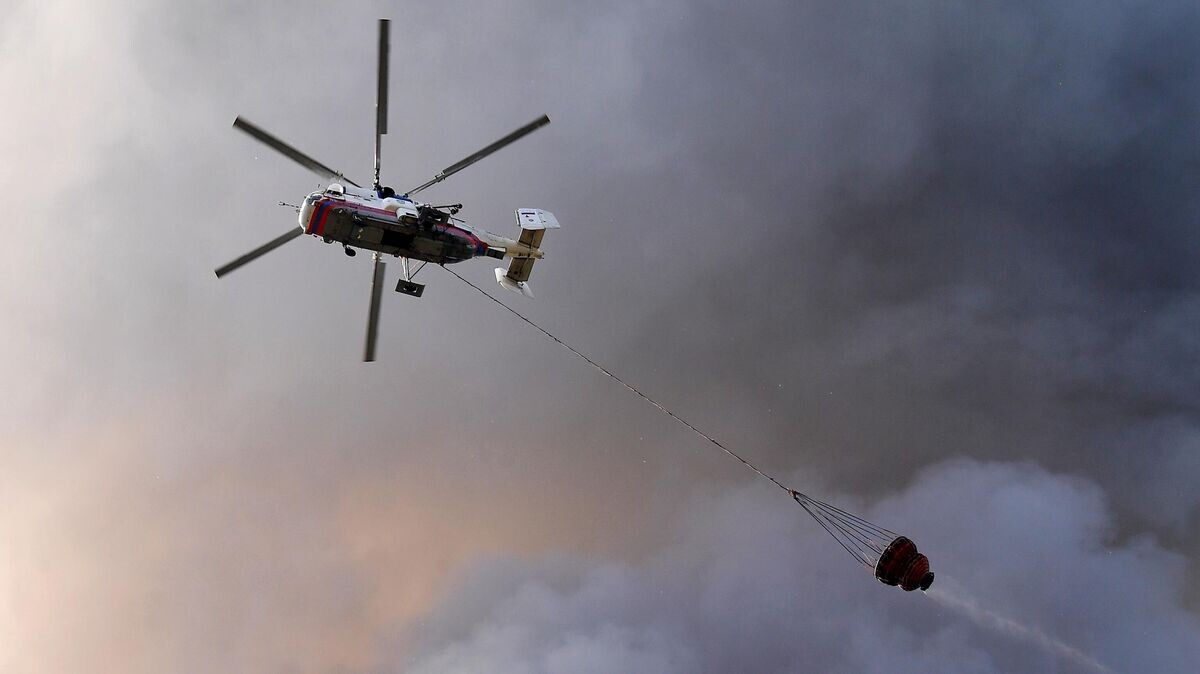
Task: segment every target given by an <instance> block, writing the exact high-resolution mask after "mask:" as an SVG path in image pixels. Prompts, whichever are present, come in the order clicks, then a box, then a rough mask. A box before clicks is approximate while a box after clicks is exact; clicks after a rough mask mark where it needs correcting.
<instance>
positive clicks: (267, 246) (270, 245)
mask: <svg viewBox="0 0 1200 674" xmlns="http://www.w3.org/2000/svg"><path fill="white" fill-rule="evenodd" d="M303 233H304V230H303V229H300V228H299V227H296V228H294V229H291V230H289V231H288V233H287V234H283V235H282V236H277V237H275V238H274V239H271V240H270V241H268V242H266V243H264V244H263V245H261V246H259V247H258V248H255V249H254V250H252V251H250V252H249V253H246V254H245V255H243V256H241V257H239V258H238V259H236V260H234V261H233V262H230V263H229V264H227V265H225V266H224V267H218V268H217V269H216V272H217V278H221V277H222V276H224V275H226V274H228V273H229V272H231V271H233V270H234V269H237V268H238V267H240V266H242V265H244V264H246V263H247V262H253V261H254V260H256V259H258V258H260V257H262V256H263V255H266V254H267V253H269V252H271V251H273V250H275V249H276V248H278V247H280V246H282V245H283V244H285V243H287V242H288V241H291V240H292V239H294V238H296V237H298V236H300V235H301V234H303Z"/></svg>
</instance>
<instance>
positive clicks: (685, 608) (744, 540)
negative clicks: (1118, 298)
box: [397, 461, 1200, 673]
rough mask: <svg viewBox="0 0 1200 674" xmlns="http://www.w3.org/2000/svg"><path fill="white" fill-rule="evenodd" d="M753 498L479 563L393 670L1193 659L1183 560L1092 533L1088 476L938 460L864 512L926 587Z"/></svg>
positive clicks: (1198, 633)
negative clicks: (611, 539)
mask: <svg viewBox="0 0 1200 674" xmlns="http://www.w3.org/2000/svg"><path fill="white" fill-rule="evenodd" d="M772 496H773V493H772V490H768V489H762V488H761V485H757V484H755V485H747V486H746V487H744V488H742V489H739V490H736V491H733V492H729V493H726V494H723V495H721V496H719V497H717V498H715V499H713V498H698V499H697V501H696V503H695V504H694V507H693V508H692V509H691V511H690V513H689V515H688V516H687V517H686V518H685V519H684V521H683V522H682V523H681V530H682V532H683V533H682V534H681V535H680V537H679V539H678V540H677V541H675V542H674V543H672V544H671V545H669V546H667V547H666V549H665V550H664V551H663V552H661V553H660V554H658V555H657V556H655V557H654V558H653V559H650V560H648V561H646V562H644V563H640V564H636V565H630V564H619V563H606V562H602V561H597V560H586V559H578V558H556V559H540V560H534V561H520V560H512V559H508V560H493V561H491V562H488V563H483V564H479V565H477V566H476V567H475V568H473V569H472V570H470V571H469V572H467V573H465V574H463V575H462V577H461V578H460V579H459V581H458V582H457V584H456V586H455V589H454V591H452V592H451V593H450V594H449V596H447V597H446V598H445V601H444V603H443V604H442V605H441V606H440V607H439V608H438V609H437V610H435V611H434V612H433V613H432V614H431V615H429V616H428V617H427V619H426V620H425V621H424V623H423V625H422V627H421V628H420V629H419V630H417V631H415V632H414V633H413V634H412V635H410V636H411V639H410V641H409V643H408V646H407V648H406V651H405V655H404V656H403V657H402V658H400V662H401V663H402V664H401V665H400V666H398V667H397V669H398V670H403V671H412V672H435V671H436V672H468V671H506V672H567V671H572V672H578V671H656V672H674V671H688V672H727V671H822V672H885V671H886V672H928V671H956V672H981V673H994V672H1025V671H1060V672H1090V671H1114V670H1115V671H1154V672H1181V673H1182V672H1190V671H1194V665H1195V663H1196V662H1200V620H1198V619H1197V616H1195V615H1194V614H1192V613H1190V612H1188V610H1187V609H1186V608H1185V607H1183V606H1182V605H1181V604H1180V596H1181V589H1182V585H1183V578H1184V576H1183V572H1184V569H1185V566H1186V563H1185V560H1184V559H1183V558H1181V557H1180V556H1179V555H1177V554H1175V553H1173V552H1170V551H1168V550H1165V549H1163V548H1162V547H1161V546H1160V545H1158V544H1157V543H1156V542H1155V541H1153V540H1151V539H1149V538H1136V539H1132V540H1129V541H1124V542H1116V541H1113V540H1110V538H1109V528H1108V518H1109V513H1108V510H1107V508H1106V505H1105V501H1104V499H1103V498H1102V495H1101V493H1100V492H1099V490H1098V489H1097V488H1096V487H1095V486H1094V485H1093V484H1091V483H1089V482H1085V481H1083V480H1079V479H1076V478H1072V477H1067V476H1061V475H1054V474H1050V473H1048V472H1046V471H1045V470H1043V469H1041V468H1039V467H1037V466H1033V465H1029V464H1017V465H1014V464H995V463H978V462H972V461H952V462H949V463H945V464H940V465H938V466H935V467H933V468H931V469H929V470H927V471H925V472H924V473H923V474H922V475H921V476H920V477H919V478H918V479H917V481H916V482H915V483H914V484H913V485H912V486H910V487H909V488H908V489H907V490H905V491H904V492H903V493H901V494H898V495H896V496H894V497H893V498H889V499H886V500H885V501H883V502H880V503H878V504H876V506H875V507H874V508H869V509H867V510H866V511H865V513H864V514H866V515H868V516H869V517H870V518H871V519H873V520H875V521H877V522H879V523H881V524H884V525H886V526H889V527H891V528H893V529H900V530H902V531H903V532H904V533H906V534H910V535H911V536H912V537H913V538H914V539H915V540H916V541H917V544H918V545H919V546H920V547H921V550H922V551H924V552H926V553H927V554H928V555H929V556H930V559H931V561H932V563H933V567H934V570H935V571H936V572H939V578H938V580H937V581H935V583H934V586H933V591H932V593H931V594H930V596H931V597H932V598H934V599H935V600H936V601H934V602H928V601H924V600H923V599H922V597H921V596H920V593H903V592H900V591H898V590H896V589H894V588H891V587H885V586H883V585H881V584H880V583H878V582H876V581H875V580H874V579H872V578H871V577H870V575H869V574H865V573H864V572H863V570H862V568H861V567H858V566H856V565H855V564H854V563H853V562H852V561H851V560H850V559H849V558H848V557H847V556H846V555H845V553H844V552H842V551H841V550H840V549H839V548H837V546H836V544H835V543H834V542H833V541H832V540H830V539H829V538H828V537H827V536H826V534H825V533H824V532H822V531H821V530H820V529H819V528H818V527H817V526H816V525H815V524H814V523H813V522H812V521H811V520H809V519H808V518H807V517H806V516H804V514H803V512H801V511H799V510H798V509H797V508H795V507H794V506H793V505H791V504H790V503H789V502H788V501H787V500H786V499H779V498H772ZM835 500H837V499H835ZM841 500H842V502H843V503H845V502H846V501H847V500H846V499H841ZM950 576H952V577H954V578H955V579H957V580H958V581H959V582H958V583H949V582H947V581H948V577H950ZM1110 668H1111V669H1110Z"/></svg>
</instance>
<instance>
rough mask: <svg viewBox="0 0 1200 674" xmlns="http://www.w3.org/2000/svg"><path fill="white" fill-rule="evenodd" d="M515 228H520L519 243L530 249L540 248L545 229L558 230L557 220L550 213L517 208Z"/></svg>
mask: <svg viewBox="0 0 1200 674" xmlns="http://www.w3.org/2000/svg"><path fill="white" fill-rule="evenodd" d="M517 226H518V227H520V228H521V238H520V239H518V241H520V242H521V243H523V244H525V245H526V246H529V247H530V248H540V247H541V245H542V237H543V236H545V234H546V230H547V229H558V227H559V226H558V219H557V218H555V217H554V214H553V213H551V212H550V211H543V210H542V209H540V208H518V209H517Z"/></svg>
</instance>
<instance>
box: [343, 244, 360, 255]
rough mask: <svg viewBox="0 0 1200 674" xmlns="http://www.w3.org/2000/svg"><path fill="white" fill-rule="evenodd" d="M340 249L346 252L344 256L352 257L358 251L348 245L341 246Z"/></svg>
mask: <svg viewBox="0 0 1200 674" xmlns="http://www.w3.org/2000/svg"><path fill="white" fill-rule="evenodd" d="M342 250H344V251H345V252H346V257H354V256H355V255H358V251H356V250H354V249H353V248H351V247H350V246H342Z"/></svg>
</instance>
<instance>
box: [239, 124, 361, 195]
mask: <svg viewBox="0 0 1200 674" xmlns="http://www.w3.org/2000/svg"><path fill="white" fill-rule="evenodd" d="M233 127H234V128H235V129H240V130H242V131H244V132H246V133H247V134H249V135H250V136H252V137H253V138H254V139H255V140H257V141H259V142H260V143H262V144H264V145H267V146H270V147H271V149H273V150H275V151H276V152H278V153H280V154H282V155H283V156H285V157H287V158H288V159H291V160H292V161H294V162H296V163H297V164H299V165H301V166H303V167H304V168H306V169H308V170H309V171H312V172H313V173H315V174H317V175H319V176H321V178H323V179H325V180H328V181H329V182H334V181H345V182H348V183H350V184H351V185H354V186H355V187H358V183H355V182H354V181H353V180H350V179H349V178H347V177H346V176H344V175H342V172H341V171H335V170H334V169H331V168H329V167H328V166H326V165H324V164H322V163H321V162H319V161H317V160H316V159H313V158H312V157H310V156H308V155H306V154H304V153H303V152H301V151H300V150H297V149H296V148H294V147H292V146H291V145H288V144H287V143H285V142H283V141H282V140H279V139H278V138H276V137H275V136H272V135H271V134H269V133H267V132H266V131H264V130H263V129H262V128H260V127H258V126H256V125H255V124H252V123H250V122H248V121H246V120H244V119H242V118H241V117H238V118H237V119H235V120H233Z"/></svg>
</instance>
